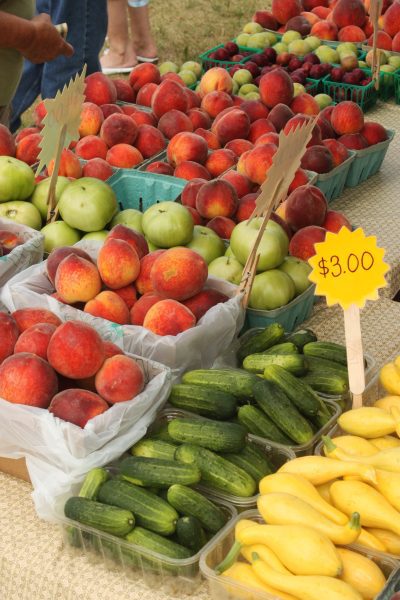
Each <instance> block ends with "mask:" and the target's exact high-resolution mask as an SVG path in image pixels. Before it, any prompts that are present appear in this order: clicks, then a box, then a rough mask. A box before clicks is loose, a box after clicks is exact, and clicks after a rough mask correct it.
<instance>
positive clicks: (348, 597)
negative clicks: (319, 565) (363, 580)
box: [252, 555, 363, 600]
mask: <svg viewBox="0 0 400 600" xmlns="http://www.w3.org/2000/svg"><path fill="white" fill-rule="evenodd" d="M252 566H253V570H254V572H255V573H256V575H257V576H258V577H259V578H260V579H261V580H262V581H263V582H264V583H266V584H267V585H271V586H272V587H274V588H276V589H277V590H281V591H282V592H286V593H289V594H295V595H296V597H297V598H299V599H300V600H321V599H322V598H323V600H363V598H362V596H361V594H359V592H357V591H356V590H355V589H354V588H352V587H350V586H349V585H348V584H347V583H345V582H344V581H341V580H340V579H335V578H333V577H323V576H315V575H314V576H312V575H309V576H302V577H299V576H295V575H284V574H283V573H277V572H276V571H274V570H273V569H271V568H270V567H269V566H268V565H267V564H266V563H265V562H264V561H262V560H259V559H258V560H257V555H255V557H254V558H253V565H252Z"/></svg>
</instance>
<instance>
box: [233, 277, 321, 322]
mask: <svg viewBox="0 0 400 600" xmlns="http://www.w3.org/2000/svg"><path fill="white" fill-rule="evenodd" d="M314 292H315V286H314V285H310V287H309V288H307V289H306V291H305V292H303V293H302V294H300V296H297V298H294V300H292V301H291V302H289V304H286V306H282V307H281V308H276V309H275V310H257V309H254V308H248V309H247V310H246V320H245V323H244V327H243V330H242V331H247V330H248V329H252V328H253V327H267V325H271V324H272V323H280V324H281V325H282V327H284V329H285V331H287V332H289V333H290V332H291V331H293V330H294V329H296V328H297V327H298V326H299V325H300V324H301V323H303V322H304V321H306V320H307V319H308V318H309V317H310V315H311V313H312V310H313V306H314Z"/></svg>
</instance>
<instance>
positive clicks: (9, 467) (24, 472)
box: [0, 457, 31, 483]
mask: <svg viewBox="0 0 400 600" xmlns="http://www.w3.org/2000/svg"><path fill="white" fill-rule="evenodd" d="M0 471H3V473H7V474H8V475H12V476H13V477H17V478H18V479H22V480H23V481H26V482H27V483H31V480H30V477H29V473H28V469H27V468H26V462H25V459H24V458H18V459H15V458H3V457H0Z"/></svg>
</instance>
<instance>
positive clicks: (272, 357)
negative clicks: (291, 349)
mask: <svg viewBox="0 0 400 600" xmlns="http://www.w3.org/2000/svg"><path fill="white" fill-rule="evenodd" d="M269 365H278V366H280V367H283V368H284V369H285V370H286V371H289V373H292V374H293V375H297V376H298V377H300V376H301V375H305V374H306V373H307V370H308V369H307V364H306V360H305V357H304V356H303V355H302V354H249V356H246V358H245V359H244V361H243V368H244V369H246V371H250V372H251V373H263V372H264V369H265V368H266V367H268V366H269Z"/></svg>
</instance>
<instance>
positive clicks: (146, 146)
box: [135, 125, 166, 158]
mask: <svg viewBox="0 0 400 600" xmlns="http://www.w3.org/2000/svg"><path fill="white" fill-rule="evenodd" d="M135 146H136V148H137V149H138V150H139V152H140V153H141V155H142V156H143V158H150V157H151V156H154V155H155V154H158V153H159V152H161V151H162V150H164V148H165V146H166V142H165V139H164V136H163V135H162V133H161V131H159V130H158V129H157V127H153V125H139V127H138V133H137V138H136V141H135Z"/></svg>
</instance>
